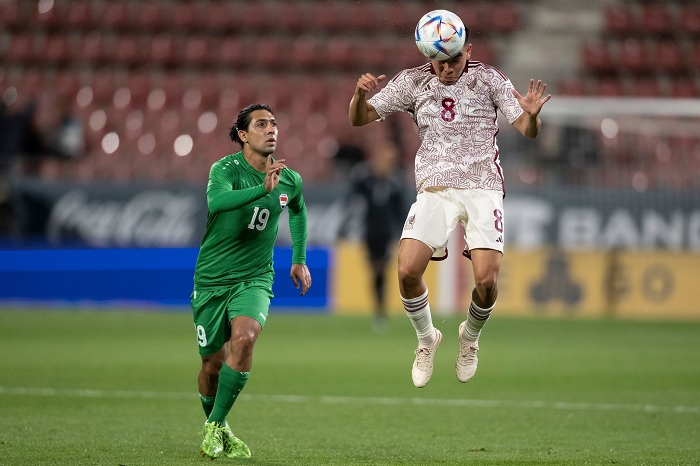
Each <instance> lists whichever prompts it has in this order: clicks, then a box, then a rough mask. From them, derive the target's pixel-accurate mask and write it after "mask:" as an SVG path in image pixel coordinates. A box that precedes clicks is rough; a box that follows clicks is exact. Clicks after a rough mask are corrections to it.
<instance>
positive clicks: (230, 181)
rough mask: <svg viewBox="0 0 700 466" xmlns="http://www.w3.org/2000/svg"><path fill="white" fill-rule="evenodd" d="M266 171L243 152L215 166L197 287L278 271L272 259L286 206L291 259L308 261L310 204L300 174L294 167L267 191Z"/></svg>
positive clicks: (259, 277) (265, 276)
mask: <svg viewBox="0 0 700 466" xmlns="http://www.w3.org/2000/svg"><path fill="white" fill-rule="evenodd" d="M264 180H265V173H261V172H259V171H257V170H256V169H255V168H253V167H252V166H251V165H250V164H249V163H248V162H247V161H246V159H245V157H244V156H243V152H238V153H236V154H232V155H228V156H226V157H224V158H222V159H221V160H219V161H217V162H216V163H214V165H212V167H211V171H210V173H209V184H208V186H207V206H208V208H209V214H208V218H207V227H206V230H205V232H204V238H203V239H202V244H201V246H200V249H199V255H198V256H197V265H196V268H195V273H194V282H195V286H196V289H206V288H218V287H225V286H229V285H233V284H236V283H241V282H245V281H248V280H253V279H255V280H266V281H267V280H269V283H270V287H272V278H273V276H274V271H273V265H272V259H273V257H272V256H273V250H274V246H275V241H276V239H277V229H278V226H279V218H280V214H281V213H282V211H283V210H284V209H285V208H286V209H289V227H290V231H291V235H292V251H293V253H292V263H294V264H304V263H305V261H306V205H305V203H304V197H303V195H302V181H301V176H299V174H298V173H297V172H295V171H293V170H291V169H289V168H285V169H284V170H282V172H281V173H280V181H279V184H278V185H277V186H276V187H275V189H273V190H272V191H271V192H270V193H268V192H267V191H266V190H265V187H264V186H263V181H264Z"/></svg>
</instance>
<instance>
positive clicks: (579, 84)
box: [556, 78, 588, 96]
mask: <svg viewBox="0 0 700 466" xmlns="http://www.w3.org/2000/svg"><path fill="white" fill-rule="evenodd" d="M556 93H557V95H559V94H561V95H569V96H585V95H588V86H587V84H586V81H584V80H583V79H579V78H566V79H563V80H562V81H561V82H560V83H559V85H558V86H557V90H556Z"/></svg>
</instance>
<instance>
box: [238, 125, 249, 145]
mask: <svg viewBox="0 0 700 466" xmlns="http://www.w3.org/2000/svg"><path fill="white" fill-rule="evenodd" d="M238 137H239V138H241V141H243V143H244V144H245V143H247V142H248V135H247V134H246V131H245V130H243V129H239V130H238Z"/></svg>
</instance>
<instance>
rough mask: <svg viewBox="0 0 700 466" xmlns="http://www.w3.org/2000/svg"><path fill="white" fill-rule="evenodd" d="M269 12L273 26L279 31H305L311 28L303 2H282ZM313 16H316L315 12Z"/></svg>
mask: <svg viewBox="0 0 700 466" xmlns="http://www.w3.org/2000/svg"><path fill="white" fill-rule="evenodd" d="M315 6H316V4H314V8H315ZM270 14H271V20H272V21H273V22H274V24H275V28H276V29H279V30H281V31H286V32H298V33H307V32H309V30H310V29H311V27H310V24H308V23H307V18H308V17H309V14H308V11H307V5H306V4H305V3H302V2H283V3H282V4H281V5H279V6H277V7H276V8H274V9H273V10H272V11H271V12H270ZM313 17H314V18H315V17H316V15H315V13H314V14H313ZM309 22H310V20H309ZM307 26H308V27H307Z"/></svg>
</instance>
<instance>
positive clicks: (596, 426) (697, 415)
mask: <svg viewBox="0 0 700 466" xmlns="http://www.w3.org/2000/svg"><path fill="white" fill-rule="evenodd" d="M434 323H435V325H436V326H437V327H438V328H440V329H441V330H442V332H443V335H444V339H443V343H442V345H441V347H440V350H439V352H438V353H437V357H436V366H435V372H434V374H433V378H432V380H431V382H430V383H429V384H428V386H427V387H425V388H423V389H416V388H414V387H413V385H412V384H411V376H410V370H411V363H412V360H413V354H412V352H413V350H414V349H415V348H414V347H415V343H416V340H415V336H414V333H413V330H412V328H411V326H410V323H409V322H408V319H406V318H404V317H397V318H395V319H394V320H392V322H391V324H390V327H389V329H388V331H387V332H386V333H385V334H382V335H378V334H375V333H373V332H372V331H371V330H370V320H369V319H367V318H356V317H355V318H351V317H333V316H311V315H289V314H276V313H275V310H274V309H273V310H272V312H271V315H270V319H269V320H268V324H267V326H266V328H265V330H264V331H263V333H262V335H261V337H260V339H259V341H258V344H257V347H256V351H255V358H254V364H253V370H252V372H251V377H250V380H249V382H248V385H247V386H246V388H245V390H244V392H243V394H242V395H241V397H240V398H239V400H238V402H237V403H236V405H235V406H234V409H233V411H232V414H231V416H230V418H229V421H230V423H231V425H232V427H233V430H234V432H236V434H237V435H238V436H239V437H241V438H242V439H243V440H244V441H245V442H246V443H247V444H248V445H249V446H250V448H251V450H252V452H253V458H252V459H251V460H239V461H234V460H228V459H220V460H217V462H218V463H223V464H227V463H228V464H236V463H239V464H250V465H304V466H308V465H421V466H425V465H584V464H586V465H664V466H666V465H698V464H700V440H699V439H700V323H698V322H690V323H689V322H683V323H679V322H632V321H614V320H612V321H605V320H565V319H561V320H540V319H514V318H499V316H498V315H495V316H494V317H493V318H492V319H491V321H489V323H488V324H487V326H486V327H485V329H484V332H483V334H482V338H481V342H480V343H481V345H480V346H481V352H480V353H479V371H478V372H477V375H476V377H475V378H474V380H472V381H471V382H469V383H468V384H460V383H459V382H458V381H457V379H456V378H455V375H454V358H455V355H456V352H457V326H458V324H459V319H458V318H456V317H451V318H447V319H444V318H442V317H439V316H434ZM0 354H1V355H2V356H0V465H8V466H10V465H11V466H21V465H44V464H46V465H112V466H136V465H171V466H178V465H197V464H211V462H210V461H209V460H205V459H203V458H201V457H200V456H199V442H200V436H199V430H200V428H201V425H202V423H203V421H204V414H203V412H202V410H201V406H200V404H199V400H198V398H197V385H196V376H197V372H198V370H199V357H198V353H197V348H196V340H195V333H194V329H193V325H192V323H191V318H190V314H189V312H187V311H185V312H133V311H131V312H130V311H121V312H108V311H94V312H90V311H84V310H80V311H77V310H76V311H29V310H5V311H0Z"/></svg>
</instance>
